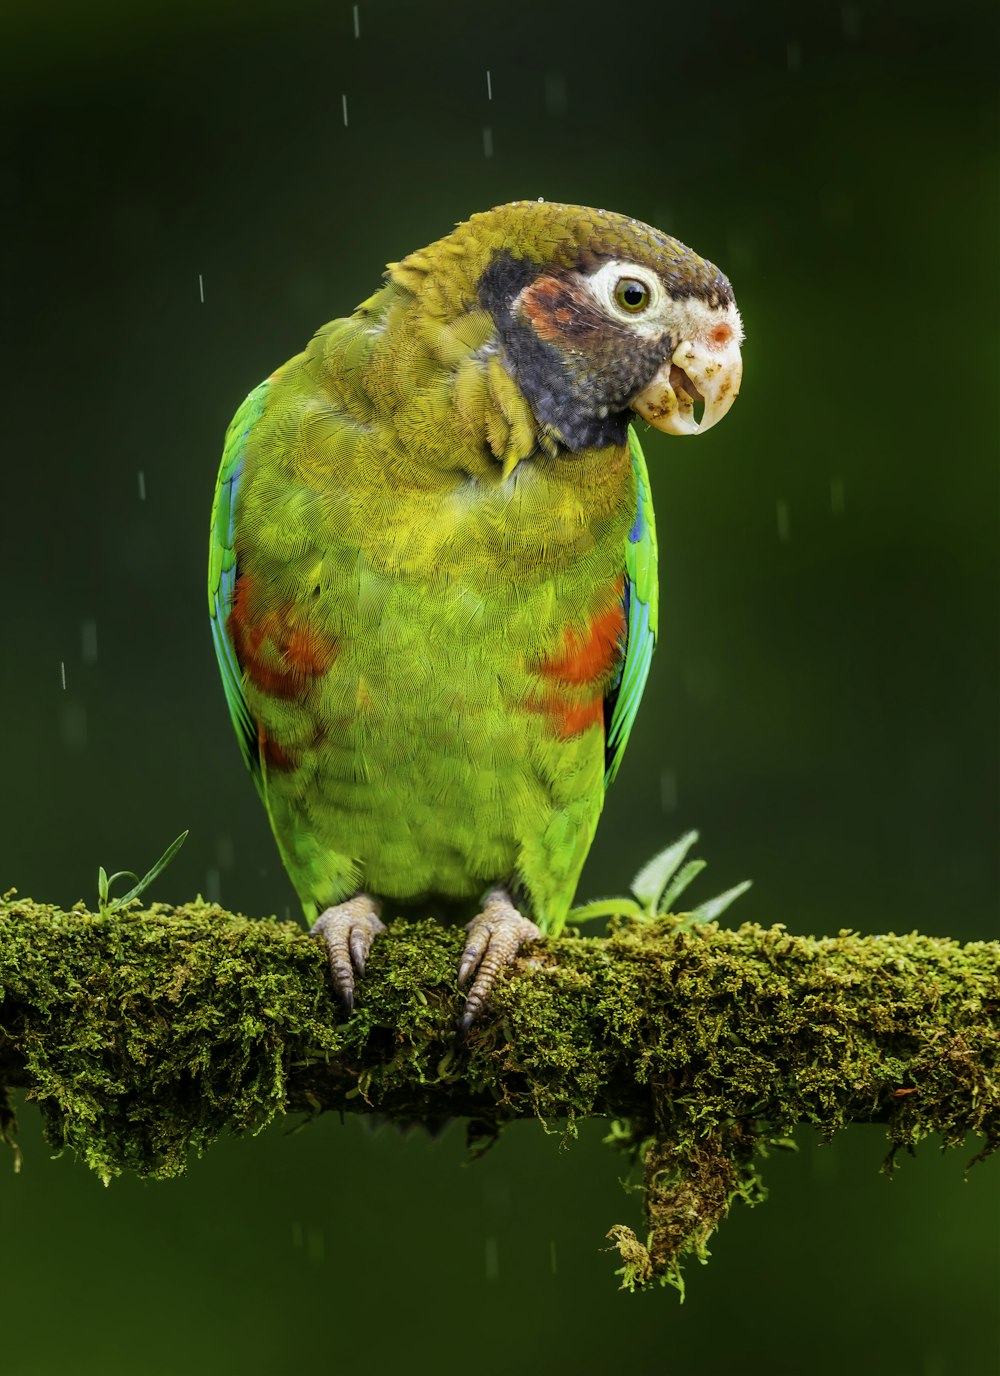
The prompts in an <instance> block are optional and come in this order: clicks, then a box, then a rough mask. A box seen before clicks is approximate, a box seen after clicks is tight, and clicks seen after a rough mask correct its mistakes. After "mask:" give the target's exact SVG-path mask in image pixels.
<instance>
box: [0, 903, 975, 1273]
mask: <svg viewBox="0 0 1000 1376" xmlns="http://www.w3.org/2000/svg"><path fill="white" fill-rule="evenodd" d="M461 940H462V933H461V932H460V931H458V930H456V929H454V928H447V927H443V926H441V925H439V924H437V923H434V922H421V923H406V922H402V921H397V922H395V923H394V924H393V925H392V929H391V931H390V933H389V934H388V935H387V936H386V937H385V938H383V939H381V940H379V941H378V942H376V944H375V946H374V948H373V950H372V954H371V957H370V961H369V966H368V971H367V974H366V977H365V980H364V982H363V984H362V986H361V988H360V990H359V1001H358V1007H357V1010H356V1012H355V1015H354V1016H353V1017H352V1018H351V1020H350V1021H349V1022H347V1023H344V1022H342V1021H341V1020H340V1011H339V1008H338V1006H337V1004H336V1002H335V1000H334V998H333V996H332V994H331V992H330V987H329V984H328V980H327V975H326V964H325V957H324V954H323V950H322V947H321V945H320V943H319V942H318V941H316V940H314V939H312V938H310V937H308V936H307V935H306V934H305V933H304V932H303V931H302V930H301V929H300V928H299V927H297V926H294V925H292V924H289V923H279V922H260V921H249V920H247V919H246V918H243V917H241V916H238V915H233V914H229V913H226V912H224V911H223V910H222V909H220V908H218V907H216V906H214V905H211V904H206V903H201V902H198V903H193V904H187V905H184V906H182V907H178V908H168V907H165V906H163V905H154V906H153V907H151V908H149V909H147V910H139V909H136V908H132V909H130V910H128V911H119V912H116V913H103V914H101V913H98V914H95V913H91V912H88V911H87V910H86V909H85V908H84V907H83V906H82V905H78V906H77V907H75V908H74V909H72V910H71V911H69V912H63V911H60V910H59V909H57V908H53V907H50V906H46V905H44V904H37V903H33V902H30V901H29V900H19V899H17V898H16V897H14V896H11V895H8V897H7V898H6V899H5V900H3V901H0V1086H4V1085H6V1086H7V1087H24V1088H26V1089H27V1091H28V1096H29V1098H30V1099H32V1100H33V1101H35V1102H37V1104H38V1105H39V1107H40V1109H41V1112H42V1114H43V1118H44V1122H45V1129H46V1133H47V1135H48V1138H49V1140H50V1141H51V1142H52V1143H53V1144H54V1145H56V1146H69V1147H71V1148H72V1149H73V1150H74V1151H75V1152H77V1153H78V1154H79V1155H80V1156H81V1157H82V1158H83V1159H84V1160H85V1161H86V1162H87V1163H88V1165H90V1166H91V1167H92V1168H93V1169H94V1170H96V1171H97V1172H98V1173H99V1174H100V1175H101V1176H102V1177H103V1178H104V1179H110V1178H111V1177H112V1176H114V1175H116V1174H119V1173H120V1172H122V1171H134V1172H136V1173H138V1174H140V1175H144V1176H154V1177H169V1176H173V1175H177V1174H179V1173H180V1172H182V1171H184V1170H185V1169H186V1168H187V1165H188V1163H189V1160H190V1157H191V1154H192V1152H194V1153H196V1154H197V1153H200V1152H201V1151H203V1150H205V1149H206V1148H207V1147H209V1146H210V1145H211V1144H212V1142H214V1141H215V1140H216V1138H217V1137H219V1136H220V1134H222V1133H223V1132H258V1131H260V1130H261V1129H262V1128H263V1127H265V1126H266V1125H267V1124H268V1123H269V1122H271V1121H272V1120H273V1119H274V1118H275V1117H276V1116H278V1115H280V1114H284V1113H288V1112H292V1111H297V1110H303V1111H306V1112H317V1111H320V1110H326V1109H339V1110H344V1111H349V1112H377V1113H379V1114H382V1115H386V1116H389V1117H392V1118H395V1119H397V1120H399V1121H405V1122H410V1121H414V1120H417V1121H426V1122H434V1121H439V1120H441V1119H443V1118H446V1117H454V1116H463V1117H466V1118H468V1119H469V1120H470V1129H469V1135H470V1143H471V1144H473V1145H481V1144H482V1143H483V1142H486V1141H489V1140H492V1139H493V1138H494V1137H495V1136H496V1135H497V1133H499V1132H500V1130H501V1129H502V1127H503V1125H504V1124H505V1123H506V1122H508V1121H510V1120H511V1119H513V1118H519V1117H536V1118H538V1119H540V1120H542V1122H543V1123H545V1124H546V1125H549V1126H552V1127H555V1126H558V1127H560V1128H561V1129H562V1130H563V1131H567V1130H568V1131H569V1132H570V1133H572V1131H573V1125H574V1124H575V1122H577V1121H578V1120H579V1119H581V1118H587V1117H595V1116H598V1117H606V1118H608V1119H611V1120H614V1121H616V1122H618V1123H619V1124H620V1126H619V1127H618V1128H616V1129H615V1130H614V1131H613V1133H612V1138H613V1140H614V1141H615V1142H616V1143H617V1144H618V1145H619V1146H621V1147H623V1148H624V1149H625V1150H626V1151H627V1152H628V1153H629V1155H630V1156H631V1157H632V1158H633V1159H634V1160H636V1161H637V1162H641V1163H642V1165H643V1169H644V1188H645V1199H646V1209H647V1234H646V1241H645V1242H640V1241H639V1239H638V1238H637V1237H636V1235H635V1233H634V1232H633V1231H632V1230H631V1229H630V1228H628V1227H627V1226H626V1225H619V1226H618V1227H617V1228H616V1229H615V1230H613V1231H614V1234H615V1241H616V1245H617V1247H618V1249H619V1252H620V1253H621V1256H622V1259H623V1263H624V1264H623V1267H622V1276H623V1283H624V1284H625V1285H627V1286H629V1287H630V1288H634V1287H637V1286H641V1285H644V1284H648V1283H650V1282H653V1281H657V1282H668V1283H671V1284H674V1285H676V1286H678V1288H680V1287H681V1274H680V1266H681V1262H682V1260H683V1258H684V1257H685V1256H687V1255H691V1254H694V1255H695V1256H697V1257H699V1258H702V1259H704V1258H705V1257H706V1256H707V1244H708V1240H709V1238H710V1236H711V1234H712V1232H713V1230H714V1229H715V1227H716V1226H717V1224H718V1222H719V1220H720V1219H721V1218H722V1217H723V1216H724V1215H725V1213H726V1211H727V1210H728V1208H729V1207H730V1205H731V1204H732V1202H733V1201H734V1200H736V1199H743V1200H744V1201H745V1202H748V1203H754V1202H757V1201H758V1200H759V1199H760V1198H762V1197H763V1189H762V1186H761V1183H760V1179H759V1175H758V1169H759V1164H760V1159H761V1156H762V1155H763V1154H764V1153H765V1152H766V1150H767V1148H768V1145H769V1144H770V1143H773V1142H774V1140H775V1139H776V1137H781V1136H782V1135H783V1134H786V1133H787V1132H788V1131H789V1130H790V1129H791V1128H792V1127H793V1126H794V1125H796V1124H799V1123H807V1124H812V1125H813V1126H814V1127H816V1129H817V1130H818V1131H820V1132H821V1133H823V1134H824V1135H825V1136H827V1137H828V1136H831V1135H832V1134H833V1133H834V1132H836V1131H838V1130H839V1129H841V1128H843V1127H844V1126H846V1125H847V1124H848V1123H851V1122H857V1121H873V1120H874V1121H880V1122H884V1123H885V1124H886V1129H887V1134H888V1143H889V1155H890V1159H891V1156H892V1154H893V1153H894V1152H895V1151H897V1150H899V1149H900V1148H903V1147H905V1148H908V1149H909V1148H911V1147H913V1146H914V1145H916V1144H917V1143H918V1142H920V1141H921V1140H922V1139H923V1138H925V1137H927V1136H928V1135H930V1134H932V1133H934V1134H937V1135H938V1136H939V1138H940V1140H941V1141H942V1143H943V1144H944V1145H945V1146H958V1145H960V1144H961V1143H962V1142H964V1141H965V1140H966V1138H967V1136H968V1135H969V1134H970V1133H972V1134H979V1135H981V1136H982V1137H983V1138H984V1139H985V1145H984V1152H986V1151H990V1150H992V1149H994V1148H995V1146H996V1145H997V1141H998V1137H1000V1128H998V1103H1000V1088H998V1086H1000V1076H998V1073H997V1071H998V1061H1000V1054H998V1053H1000V1045H998V1044H1000V1032H998V1027H997V1016H996V1015H997V1010H998V1008H1000V959H998V957H1000V947H998V946H997V945H996V944H988V943H978V944H971V945H967V946H960V945H959V944H957V943H955V942H950V941H943V940H937V939H935V938H932V937H924V936H920V935H918V934H911V935H909V936H902V937H896V936H884V937H866V938H862V937H859V936H857V935H856V934H853V933H850V932H843V933H841V934H840V935H839V936H838V937H834V938H824V939H818V940H817V939H812V938H806V937H794V936H791V935H789V934H788V933H787V932H786V931H785V929H784V928H783V927H781V926H775V927H771V928H762V927H759V926H756V925H752V924H746V925H744V926H742V927H740V928H738V929H735V930H722V929H719V928H718V927H717V926H714V925H707V926H695V927H689V928H685V929H683V930H682V929H681V927H680V923H679V921H678V920H675V919H672V918H660V919H653V920H650V919H637V918H630V919H628V920H621V921H619V922H617V923H616V924H613V926H612V930H611V932H610V934H609V936H608V937H607V938H606V939H599V938H587V939H580V938H576V937H572V936H564V937H563V938H561V939H560V940H558V941H549V942H542V943H539V945H538V947H537V948H536V949H535V951H534V952H533V954H532V955H531V957H530V958H527V959H524V960H522V961H521V962H519V966H518V971H517V975H518V977H517V978H514V979H506V980H503V981H502V982H501V984H500V986H499V987H498V989H497V990H496V993H495V998H494V1006H493V1009H492V1011H491V1012H490V1013H489V1014H487V1015H486V1016H485V1017H483V1018H482V1019H481V1020H480V1021H479V1022H478V1023H477V1024H476V1025H474V1027H473V1029H472V1032H471V1034H470V1036H469V1039H468V1041H467V1043H459V1042H457V1040H456V1038H455V1032H454V1029H455V1025H456V1022H457V1019H458V1016H459V1013H460V1007H461V1000H460V996H459V995H458V993H457V991H456V989H455V969H456V966H457V960H458V953H459V948H460V945H461ZM10 1131H11V1122H10V1118H9V1115H5V1114H4V1112H3V1110H2V1106H0V1133H2V1134H3V1135H4V1136H7V1137H9V1136H10Z"/></svg>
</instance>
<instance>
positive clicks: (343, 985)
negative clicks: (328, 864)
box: [310, 893, 385, 1017]
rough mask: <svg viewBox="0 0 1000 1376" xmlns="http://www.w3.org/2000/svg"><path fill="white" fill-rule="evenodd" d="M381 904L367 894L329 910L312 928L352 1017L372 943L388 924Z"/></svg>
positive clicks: (346, 1009)
mask: <svg viewBox="0 0 1000 1376" xmlns="http://www.w3.org/2000/svg"><path fill="white" fill-rule="evenodd" d="M378 913H379V908H378V904H377V903H376V902H375V900H374V899H373V898H369V897H368V895H367V894H366V893H359V894H358V896H357V897H356V898H351V899H349V900H348V901H347V902H346V903H338V904H337V905H336V907H333V908H327V909H326V911H325V912H323V913H321V914H320V915H319V917H318V918H317V919H316V921H315V922H314V923H313V925H312V927H311V928H310V934H311V935H312V936H321V937H322V938H323V941H324V944H325V945H326V954H327V959H328V960H329V962H330V978H331V979H332V981H333V987H334V989H335V990H336V992H337V997H338V998H339V999H340V1002H341V1003H342V1004H343V1006H344V1011H345V1012H346V1014H347V1016H348V1017H350V1016H351V1014H352V1013H353V1011H354V980H355V976H356V977H357V978H358V979H360V978H361V976H362V975H363V974H364V973H365V961H366V960H367V959H368V953H369V951H370V950H371V948H372V942H373V941H374V940H375V938H376V937H377V936H378V934H379V933H380V932H384V931H385V923H384V922H382V921H381V920H380V918H379V915H378Z"/></svg>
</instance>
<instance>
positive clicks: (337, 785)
mask: <svg viewBox="0 0 1000 1376" xmlns="http://www.w3.org/2000/svg"><path fill="white" fill-rule="evenodd" d="M640 253H643V254H645V255H646V256H647V258H649V257H652V258H654V259H655V260H656V262H658V263H666V264H667V265H668V267H669V268H670V270H671V271H674V272H675V273H681V272H682V271H683V272H685V273H687V274H688V275H689V277H690V280H691V282H693V283H695V284H696V286H697V287H698V290H703V291H708V290H710V289H711V284H712V283H714V282H717V281H718V280H720V279H719V278H718V275H717V274H716V270H715V269H714V268H711V265H710V264H705V263H704V262H703V261H702V260H701V259H698V258H696V257H695V256H694V255H691V254H690V253H689V251H688V250H685V249H683V247H682V246H680V245H677V244H676V241H673V240H668V239H666V237H665V236H661V235H658V234H657V232H656V231H653V230H650V229H648V228H647V227H646V226H642V225H637V224H636V222H633V221H629V220H627V219H625V218H624V217H620V216H610V215H608V216H605V215H603V213H601V212H595V211H590V210H583V209H580V208H575V207H565V206H546V205H541V204H537V203H534V202H527V203H519V204H518V205H514V206H508V207H501V208H500V209H499V210H496V211H492V212H488V213H487V214H485V215H479V216H475V217H474V218H473V219H472V220H471V221H469V222H468V223H467V224H465V225H463V226H460V227H459V228H458V229H457V230H456V231H455V232H454V234H452V235H450V236H448V237H447V238H445V239H443V240H441V241H439V242H438V243H437V244H434V245H431V246H430V247H429V248H427V249H425V250H422V251H421V252H419V253H414V254H411V255H410V256H409V257H407V258H405V259H404V260H403V261H402V262H401V263H400V264H397V265H392V266H391V267H390V269H389V273H388V280H387V284H386V285H385V286H384V287H383V288H382V289H381V290H380V291H379V292H377V293H376V294H375V295H374V296H372V297H370V298H369V299H368V300H367V301H365V302H364V303H363V304H362V305H361V306H359V307H358V309H357V310H356V311H355V312H354V314H353V315H351V316H350V317H348V318H346V319H339V320H335V321H333V322H332V323H331V324H329V325H327V326H325V327H324V328H323V329H321V330H320V331H319V332H318V333H317V335H316V336H315V338H314V339H313V340H312V342H311V343H310V345H309V346H308V348H307V349H306V350H305V351H304V352H303V353H302V354H299V355H298V356H297V357H295V358H293V359H292V360H291V361H290V362H288V363H287V364H285V365H284V366H283V367H281V368H279V369H278V370H277V371H276V372H275V373H274V374H272V376H271V377H270V378H269V379H268V381H267V382H265V383H263V384H261V386H260V387H259V388H258V389H257V390H256V391H255V392H253V393H251V395H250V397H248V399H247V401H246V402H245V403H244V406H243V407H242V408H241V410H240V412H238V413H237V416H236V417H235V419H234V421H233V424H232V426H231V427H230V431H229V434H228V435H227V440H226V448H225V453H224V457H223V463H222V468H221V470H220V475H219V485H218V488H217V493H216V505H215V508H214V510H213V519H212V540H211V564H210V575H209V603H210V609H211V612H212V617H213V632H214V634H215V640H216V648H217V651H218V654H219V658H220V665H221V668H222V672H223V680H224V684H225V687H226V693H227V698H228V700H229V705H230V711H231V713H232V715H233V719H234V722H235V724H236V727H237V732H238V734H239V736H240V739H241V743H242V745H243V749H244V754H245V756H246V758H247V761H248V763H249V764H250V766H251V769H252V770H253V771H254V774H255V777H256V779H257V782H258V786H259V788H260V791H261V793H262V796H263V798H264V801H265V804H266V806H267V809H268V813H269V816H270V819H271V824H272V827H273V829H274V833H275V836H276V838H277V841H278V845H279V847H280V850H281V855H282V859H283V861H284V864H285V866H286V868H287V869H288V872H289V875H290V876H291V879H292V881H293V883H294V885H295V887H296V889H297V891H298V893H299V896H300V898H301V900H302V903H303V907H304V909H305V911H306V913H307V915H309V916H310V917H312V916H315V915H316V914H317V913H318V912H320V911H322V910H323V909H324V908H325V907H327V906H329V905H331V904H335V903H338V902H340V901H341V900H343V899H345V898H348V897H350V896H351V895H353V894H355V893H357V892H358V891H359V890H361V889H364V890H365V891H366V892H368V893H370V894H374V895H378V896H381V897H385V898H388V899H396V900H400V901H408V900H417V899H422V898H426V897H433V896H437V895H441V896H444V897H449V898H465V899H470V900H472V899H475V898H477V897H478V896H479V895H480V894H481V893H482V892H483V891H484V890H485V889H486V888H487V887H489V886H491V885H495V884H504V885H507V886H509V887H510V889H511V891H512V892H514V893H516V894H520V895H521V896H522V902H523V903H524V904H525V906H526V908H527V910H528V911H530V913H531V915H532V916H533V917H534V918H535V920H536V921H537V922H538V923H539V925H540V926H541V927H542V928H543V930H547V931H550V932H558V930H559V929H560V927H561V926H562V924H563V922H564V921H565V917H566V913H567V910H568V908H569V906H570V903H571V902H572V898H573V894H574V890H575V887H576V883H577V879H578V877H579V873H580V870H581V867H582V865H583V862H584V859H585V857H586V854H587V851H588V850H589V847H590V844H591V842H592V840H593V836H594V831H595V828H596V825H597V820H598V817H599V814H600V810H601V806H602V803H603V797H604V788H605V776H606V771H608V770H610V772H611V773H612V774H613V772H614V768H616V767H617V762H618V759H619V758H620V754H621V750H622V749H623V748H624V743H625V739H626V738H627V734H628V728H629V726H630V725H631V721H632V718H633V717H634V712H635V709H636V707H637V705H638V698H639V696H640V695H641V691H642V686H643V684H644V682H645V676H646V672H647V670H648V665H649V656H650V653H651V650H652V644H653V639H654V638H655V630H656V543H655V534H654V531H653V525H652V509H651V506H650V504H649V501H648V488H647V486H646V477H645V466H644V463H643V460H642V456H641V452H640V450H639V448H638V443H637V442H636V441H635V440H634V436H633V437H632V443H631V444H630V443H629V442H628V439H627V437H626V430H625V422H624V421H622V422H621V423H620V424H619V423H618V421H619V417H618V416H617V413H613V414H612V415H611V416H610V418H606V417H598V416H597V411H599V410H600V405H601V404H603V403H600V404H597V403H595V411H594V420H593V426H594V427H596V431H595V433H596V432H600V433H598V434H597V438H598V440H599V441H600V442H596V443H579V442H577V441H576V440H575V439H574V438H573V436H574V435H575V430H574V426H575V425H576V421H575V420H573V421H567V422H566V423H565V424H563V422H562V421H561V420H560V419H559V415H560V413H559V406H560V405H563V403H564V402H566V398H565V397H564V396H563V393H562V391H561V387H562V383H561V379H562V378H563V377H564V376H565V377H566V378H567V379H568V381H567V389H568V390H567V394H566V395H567V396H568V397H569V401H568V402H566V404H565V405H563V409H564V410H566V413H567V415H569V414H570V412H571V411H572V403H573V398H575V397H577V396H582V397H584V398H586V397H588V396H589V392H588V390H587V389H588V387H590V385H591V384H590V378H591V375H594V376H597V375H603V373H604V371H605V370H604V369H603V368H601V367H600V366H596V364H599V363H600V360H601V359H602V358H605V357H607V358H608V359H611V360H612V361H611V363H609V365H608V366H609V369H610V370H611V371H614V369H618V370H619V371H621V368H622V366H623V365H622V363H621V361H620V358H619V354H620V350H619V354H615V353H614V348H615V347H617V339H616V338H613V339H612V340H611V343H610V344H608V341H607V340H604V341H601V347H600V348H599V349H598V350H597V353H596V355H595V354H588V353H587V351H586V350H582V351H581V349H579V348H578V349H576V351H575V352H574V351H573V350H572V349H571V348H569V347H568V346H567V347H566V348H565V349H564V348H563V347H562V345H561V343H560V341H559V340H558V339H556V340H555V342H553V340H552V339H548V338H546V339H544V340H543V346H544V347H543V348H542V351H541V353H538V351H537V350H536V351H535V352H536V355H537V359H538V360H540V362H538V363H537V366H536V364H534V363H531V360H530V359H529V360H528V362H527V363H526V362H525V361H524V360H523V359H520V361H518V360H519V353H518V351H519V350H520V349H521V342H519V341H521V340H522V336H521V335H517V334H516V333H508V334H507V335H506V336H504V335H503V331H502V330H501V331H500V332H499V333H498V319H499V316H500V314H501V312H502V311H506V310H507V307H506V306H500V305H498V304H497V302H498V301H499V300H500V299H501V297H502V294H503V290H504V283H505V282H507V281H508V279H510V280H513V279H514V278H517V279H518V280H520V278H522V277H523V278H525V280H527V276H526V274H528V275H529V276H530V274H531V273H534V276H535V278H536V279H538V280H540V277H539V274H540V273H543V270H544V271H545V272H549V271H554V272H555V273H556V277H557V278H558V279H559V280H562V278H559V274H567V273H572V272H573V271H576V269H577V267H578V265H579V264H580V263H581V262H582V263H584V264H587V263H592V262H599V261H601V255H602V254H603V255H604V256H605V257H612V258H621V259H629V258H630V255H631V256H633V257H634V256H635V255H637V254H640ZM685 255H686V256H685ZM642 261H645V259H643V260H642ZM664 270H665V269H664ZM713 274H715V275H714V276H713ZM519 275H520V276H519ZM546 280H548V279H546ZM567 280H569V279H567ZM575 280H576V279H575V278H574V279H573V281H575ZM677 280H680V278H678V279H677ZM685 280H686V279H685ZM721 280H723V281H724V279H721ZM498 283H499V285H497V284H498ZM705 284H709V285H707V286H706V285H705ZM515 285H516V283H515ZM519 299H527V298H519ZM553 299H554V298H553ZM529 304H530V303H529ZM530 309H531V310H532V311H534V312H535V314H534V315H533V316H532V321H533V323H532V324H531V326H530V328H531V330H532V331H533V332H534V334H533V335H532V336H531V337H529V336H528V335H524V336H523V343H524V348H525V349H527V350H530V349H535V344H534V343H533V342H532V339H534V340H536V341H537V339H538V338H540V336H539V335H538V331H541V332H542V334H543V335H544V334H545V332H546V331H548V333H549V334H552V331H553V330H556V324H555V323H553V322H554V316H553V317H552V319H551V320H550V317H549V315H548V314H547V313H546V312H547V311H548V305H547V298H544V297H543V296H540V297H539V298H538V303H536V304H530ZM560 309H562V308H560ZM526 318H527V317H525V319H526ZM504 319H505V320H506V316H505V317H504ZM511 320H513V317H511ZM522 325H523V322H522V321H521V320H520V319H518V320H517V321H514V322H513V323H512V324H510V330H513V331H515V332H516V331H517V330H521V329H522ZM501 336H503V337H501ZM601 349H603V350H604V352H603V353H602V352H601ZM609 349H610V350H611V352H609ZM553 350H554V352H553ZM595 360H596V364H595ZM588 363H589V364H590V372H588V367H587V365H588ZM529 364H530V366H529ZM564 364H565V367H564V366H563V365H564ZM644 366H645V365H644ZM529 375H530V376H529ZM552 379H555V381H554V383H552ZM550 383H551V385H550ZM553 387H554V392H553V395H554V396H555V397H556V401H555V402H553V403H552V404H551V405H550V404H549V402H548V401H547V400H545V398H546V397H547V396H548V394H549V392H550V391H552V390H553ZM539 389H541V390H539ZM546 389H547V390H546ZM529 393H530V394H532V397H533V400H532V401H529V399H528V398H529ZM539 398H541V400H539ZM546 408H547V411H546ZM578 409H580V408H578ZM582 409H583V410H586V406H584V407H583V408H582ZM539 411H546V414H545V415H543V416H540V415H539ZM553 416H554V417H555V419H553ZM567 436H569V438H567ZM630 537H631V538H630ZM616 704H618V705H616ZM616 712H617V717H616V716H615V713H616Z"/></svg>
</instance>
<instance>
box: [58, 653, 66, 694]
mask: <svg viewBox="0 0 1000 1376" xmlns="http://www.w3.org/2000/svg"><path fill="white" fill-rule="evenodd" d="M59 677H60V678H61V679H62V686H63V692H64V693H65V691H66V661H65V660H64V659H61V660H60V661H59Z"/></svg>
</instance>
